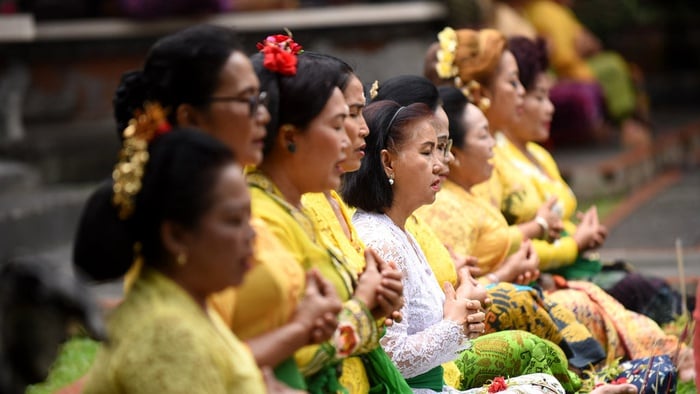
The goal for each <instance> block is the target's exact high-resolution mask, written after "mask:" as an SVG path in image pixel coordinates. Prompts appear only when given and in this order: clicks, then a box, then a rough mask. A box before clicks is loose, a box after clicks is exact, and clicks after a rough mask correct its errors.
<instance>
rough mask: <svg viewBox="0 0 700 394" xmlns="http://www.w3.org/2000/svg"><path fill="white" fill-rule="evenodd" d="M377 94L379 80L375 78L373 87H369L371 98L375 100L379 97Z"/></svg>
mask: <svg viewBox="0 0 700 394" xmlns="http://www.w3.org/2000/svg"><path fill="white" fill-rule="evenodd" d="M377 94H379V81H377V80H376V79H375V80H374V82H373V83H372V87H370V88H369V98H370V100H374V98H375V97H377Z"/></svg>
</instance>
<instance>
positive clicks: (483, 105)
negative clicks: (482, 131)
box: [479, 97, 491, 113]
mask: <svg viewBox="0 0 700 394" xmlns="http://www.w3.org/2000/svg"><path fill="white" fill-rule="evenodd" d="M489 108H491V99H489V98H488V97H482V98H481V100H479V109H480V110H481V112H484V113H485V112H486V111H488V110H489Z"/></svg>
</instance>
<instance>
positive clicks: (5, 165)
mask: <svg viewBox="0 0 700 394" xmlns="http://www.w3.org/2000/svg"><path fill="white" fill-rule="evenodd" d="M40 180H41V177H40V176H39V171H37V170H36V169H35V168H33V167H31V166H29V165H27V164H24V163H21V162H18V161H11V160H0V193H8V192H12V191H19V190H28V189H31V188H34V187H36V186H37V185H39V182H40Z"/></svg>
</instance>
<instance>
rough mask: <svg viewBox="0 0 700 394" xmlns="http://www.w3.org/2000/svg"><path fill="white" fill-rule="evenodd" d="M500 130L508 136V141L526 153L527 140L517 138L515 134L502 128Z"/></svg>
mask: <svg viewBox="0 0 700 394" xmlns="http://www.w3.org/2000/svg"><path fill="white" fill-rule="evenodd" d="M501 132H502V133H503V135H505V136H506V138H508V141H510V143H511V144H513V145H514V146H515V147H516V148H518V150H519V151H521V152H523V153H527V141H525V140H523V139H521V138H517V137H516V136H515V134H514V133H512V132H510V131H509V130H503V131H501Z"/></svg>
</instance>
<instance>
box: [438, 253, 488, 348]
mask: <svg viewBox="0 0 700 394" xmlns="http://www.w3.org/2000/svg"><path fill="white" fill-rule="evenodd" d="M457 276H458V278H459V285H458V286H457V289H455V288H454V286H452V283H450V282H445V284H444V291H445V303H444V307H443V317H444V318H445V319H447V320H452V321H454V322H457V323H459V324H460V325H462V326H463V327H464V328H463V330H464V335H466V336H467V337H468V338H469V339H475V338H477V337H479V335H481V334H483V333H484V332H485V330H486V324H485V323H484V320H486V313H485V311H484V309H483V307H482V302H483V303H484V304H487V303H489V302H490V301H489V300H488V298H487V297H486V291H485V290H484V288H483V287H482V286H481V285H480V284H479V283H478V282H477V281H476V280H474V278H473V277H472V276H471V274H470V273H469V269H467V268H466V267H463V268H461V269H460V270H459V271H458V273H457Z"/></svg>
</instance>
